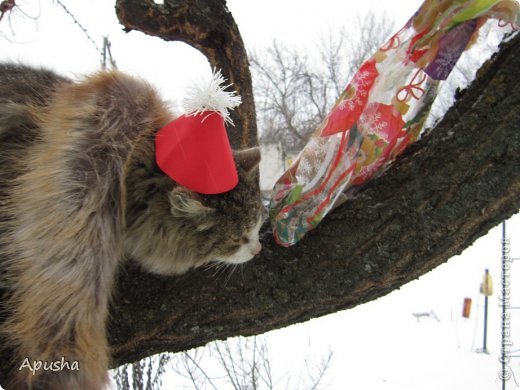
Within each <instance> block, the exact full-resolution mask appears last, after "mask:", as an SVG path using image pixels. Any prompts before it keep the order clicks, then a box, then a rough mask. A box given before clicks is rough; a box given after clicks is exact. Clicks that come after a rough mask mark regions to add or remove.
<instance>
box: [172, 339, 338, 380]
mask: <svg viewBox="0 0 520 390" xmlns="http://www.w3.org/2000/svg"><path fill="white" fill-rule="evenodd" d="M331 360H332V351H331V350H329V351H328V352H327V353H326V354H324V355H323V356H321V357H319V359H318V360H317V361H315V360H314V359H313V358H309V359H305V370H304V371H302V372H298V373H297V374H296V375H291V373H289V372H287V373H286V374H285V375H283V376H282V377H281V378H276V377H274V375H273V367H272V361H271V359H270V357H269V350H268V347H267V342H266V340H265V338H263V337H258V336H255V337H249V338H237V339H232V340H231V339H230V340H226V341H216V342H213V343H210V344H208V345H207V346H206V347H203V348H197V349H194V350H192V351H188V352H183V353H180V354H177V355H175V357H174V359H173V360H172V366H173V368H174V370H175V372H176V373H177V374H178V375H180V376H182V377H183V378H185V379H186V380H187V381H188V382H189V383H190V384H191V385H192V386H193V388H194V389H196V390H206V389H210V390H220V389H223V388H226V389H233V390H274V389H290V390H318V389H321V388H324V387H325V383H324V382H325V378H326V373H327V371H328V369H329V368H330V363H331ZM210 366H211V367H213V368H214V371H210V370H209V367H210ZM215 369H216V371H218V373H215V372H216V371H215Z"/></svg>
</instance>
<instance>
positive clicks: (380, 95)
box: [270, 0, 520, 246]
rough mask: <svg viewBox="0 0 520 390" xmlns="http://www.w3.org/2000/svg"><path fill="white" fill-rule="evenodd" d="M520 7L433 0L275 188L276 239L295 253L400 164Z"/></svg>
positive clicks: (379, 55)
mask: <svg viewBox="0 0 520 390" xmlns="http://www.w3.org/2000/svg"><path fill="white" fill-rule="evenodd" d="M519 11H520V7H519V5H518V3H517V2H516V1H513V0H505V1H491V0H426V1H425V2H424V3H423V4H422V6H421V7H420V8H419V10H418V11H417V12H416V13H415V15H414V16H413V17H412V18H411V19H410V20H409V21H408V23H407V24H406V25H405V26H404V27H403V28H402V29H401V30H400V31H398V32H397V33H396V34H395V35H394V36H392V38H391V39H390V40H389V41H388V42H387V43H386V44H385V45H384V46H383V47H381V48H380V49H379V50H378V51H377V52H376V53H375V54H374V55H373V56H372V58H370V59H369V60H368V61H366V62H365V63H364V64H363V65H362V66H361V68H360V69H359V70H358V72H357V73H356V74H355V76H354V77H353V79H352V81H351V82H350V84H349V85H348V86H347V87H346V89H345V91H344V92H343V94H342V95H341V96H340V97H339V98H338V100H337V101H336V104H335V105H334V107H333V108H332V110H331V112H330V113H329V114H328V116H327V117H326V118H325V120H324V121H323V123H322V124H321V125H320V127H319V128H318V129H316V131H315V132H314V134H313V135H312V137H311V139H310V140H309V142H308V144H307V145H306V146H305V148H304V149H303V150H302V152H301V153H300V154H299V156H298V157H297V158H296V159H295V161H294V162H293V164H292V165H291V166H290V167H289V169H288V170H287V171H286V172H285V173H284V174H283V175H282V177H281V178H280V179H278V181H277V183H276V184H275V187H274V191H273V195H272V198H271V204H270V216H271V222H272V225H273V232H274V237H275V239H276V241H277V243H278V244H280V245H283V246H290V245H293V244H295V243H296V242H297V241H298V240H300V239H301V238H302V237H303V236H304V235H305V233H306V232H307V231H309V230H311V229H313V228H314V227H315V226H316V225H317V224H318V223H319V222H320V221H321V220H322V219H323V217H324V216H325V215H326V214H327V212H329V211H330V209H331V208H332V206H333V205H334V202H335V201H336V200H337V198H338V197H339V196H340V195H341V194H342V193H345V194H346V195H347V197H348V196H349V194H353V193H354V192H355V189H356V188H359V187H360V186H361V185H363V184H365V183H366V182H367V181H368V180H370V179H371V178H373V177H374V176H375V175H376V174H377V173H379V172H381V170H382V169H383V168H384V167H385V166H387V165H388V164H389V163H390V162H391V161H393V160H394V159H395V158H396V157H397V156H398V155H399V154H400V153H401V152H402V151H403V150H404V149H405V148H406V146H408V145H409V144H410V143H412V142H414V141H415V140H416V139H417V137H418V136H419V133H420V132H421V130H422V128H423V125H424V122H425V120H426V118H427V116H428V114H429V112H430V108H431V106H432V104H433V102H434V100H435V98H436V96H437V87H438V84H439V82H440V81H441V80H445V79H446V78H447V77H448V75H449V74H450V72H451V71H452V70H453V68H454V67H455V64H456V63H457V61H458V59H459V58H460V56H461V54H462V53H463V52H464V51H465V50H466V49H468V48H469V47H470V46H471V44H472V42H473V41H474V40H475V39H476V36H477V33H478V30H479V28H480V27H481V26H482V25H483V24H484V22H485V21H486V20H487V19H489V18H495V19H500V20H501V21H502V22H501V23H511V24H513V25H514V26H518V25H520V12H519Z"/></svg>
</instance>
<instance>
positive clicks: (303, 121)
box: [250, 11, 394, 151]
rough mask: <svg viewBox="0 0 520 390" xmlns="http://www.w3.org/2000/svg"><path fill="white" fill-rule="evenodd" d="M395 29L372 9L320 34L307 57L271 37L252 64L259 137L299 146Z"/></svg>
mask: <svg viewBox="0 0 520 390" xmlns="http://www.w3.org/2000/svg"><path fill="white" fill-rule="evenodd" d="M393 30H394V25H393V23H392V22H390V21H388V20H387V19H385V17H384V15H382V14H377V13H375V12H374V11H372V12H369V13H368V14H367V15H363V17H361V16H359V15H358V17H357V18H356V19H355V21H354V27H353V26H352V25H350V26H345V27H343V28H342V29H340V30H339V31H334V32H332V31H329V32H328V33H327V34H324V35H322V36H321V38H320V39H319V41H318V47H317V48H316V49H315V50H311V52H313V53H314V52H316V53H318V54H317V56H316V57H310V56H309V55H307V54H306V53H304V52H302V50H301V49H299V50H298V49H295V48H289V47H286V46H284V45H283V44H280V43H278V42H274V43H273V45H272V46H271V47H270V48H268V49H267V50H265V52H264V51H262V52H253V53H252V54H251V56H250V57H251V59H250V60H251V64H252V69H253V81H254V86H255V98H256V102H257V110H258V121H259V128H260V132H261V141H263V142H279V141H281V142H282V144H283V145H284V147H285V149H286V150H287V151H299V150H300V149H302V148H303V146H305V144H306V143H307V140H308V139H309V136H310V134H311V133H312V132H313V131H314V130H315V129H316V127H317V126H318V125H319V124H320V122H321V121H322V120H323V118H324V117H325V115H327V113H328V112H329V110H330V108H331V107H332V105H333V104H334V102H335V101H336V99H337V97H338V96H339V95H340V94H341V92H342V91H343V89H344V88H345V85H346V84H347V82H348V80H349V79H350V78H351V77H352V76H353V74H354V72H355V71H356V70H357V69H358V68H359V67H360V66H361V64H362V63H363V61H365V60H366V59H367V58H369V57H370V56H371V55H372V54H373V53H374V52H375V51H376V50H377V49H378V48H379V47H380V46H381V44H382V43H383V42H384V41H385V40H386V39H387V38H388V37H389V36H390V34H391V33H392V31H393Z"/></svg>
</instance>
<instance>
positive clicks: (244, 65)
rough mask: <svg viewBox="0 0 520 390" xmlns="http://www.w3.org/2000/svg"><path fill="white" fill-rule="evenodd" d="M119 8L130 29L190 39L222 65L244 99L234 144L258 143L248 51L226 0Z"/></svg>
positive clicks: (128, 1)
mask: <svg viewBox="0 0 520 390" xmlns="http://www.w3.org/2000/svg"><path fill="white" fill-rule="evenodd" d="M116 12H117V16H118V17H119V20H120V22H121V24H123V25H124V26H125V28H126V30H127V31H131V30H134V29H135V30H139V31H142V32H144V33H146V34H149V35H153V36H157V37H160V38H161V39H164V40H166V41H181V42H184V43H187V44H188V45H190V46H192V47H194V48H196V49H198V50H199V51H200V52H201V53H202V54H204V55H205V56H206V58H207V59H208V61H209V63H210V64H211V66H212V67H215V68H217V69H221V70H222V74H223V75H224V77H226V79H227V80H228V81H229V82H231V83H232V84H233V88H236V90H237V91H238V93H239V94H240V95H241V96H242V100H243V103H242V104H241V105H240V107H239V108H238V109H236V110H234V112H232V114H231V116H232V119H233V122H234V123H235V127H229V128H228V132H229V138H230V140H231V144H232V146H233V147H234V148H237V149H238V148H240V147H246V146H252V145H256V144H257V139H256V133H257V130H256V114H255V105H254V100H253V87H252V82H251V73H250V72H249V62H248V59H247V52H246V49H245V47H244V43H243V41H242V36H241V35H240V32H239V30H238V27H237V25H236V23H235V20H234V19H233V16H232V15H231V13H230V12H229V10H228V9H227V6H226V1H225V0H183V1H179V0H166V1H165V4H164V5H159V4H155V3H154V2H153V0H117V1H116ZM179 60H180V61H182V59H179ZM151 65H152V63H151Z"/></svg>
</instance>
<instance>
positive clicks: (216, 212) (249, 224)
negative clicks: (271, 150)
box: [169, 148, 265, 264]
mask: <svg viewBox="0 0 520 390" xmlns="http://www.w3.org/2000/svg"><path fill="white" fill-rule="evenodd" d="M234 157H235V161H236V163H237V171H238V176H239V182H238V185H237V186H236V187H235V188H234V189H233V190H231V191H228V192H225V193H222V194H218V195H202V194H197V193H194V192H192V191H190V190H187V189H185V188H183V187H176V188H174V189H173V190H172V191H171V193H170V194H169V201H170V206H171V209H170V211H171V214H172V216H173V217H174V218H175V219H177V220H182V221H184V222H185V223H186V224H187V225H189V226H190V229H194V230H195V231H197V232H199V233H200V235H201V236H204V237H206V238H207V240H209V241H210V242H211V243H212V246H211V255H210V256H208V258H209V260H215V261H220V262H225V263H231V264H239V263H243V262H246V261H248V260H251V259H252V258H253V257H254V256H255V255H257V254H258V253H260V250H261V249H262V246H261V244H260V241H259V230H260V227H261V226H262V223H263V220H264V215H265V213H264V209H263V206H262V201H261V196H260V191H259V188H258V184H257V182H256V168H257V167H258V164H259V162H260V151H259V149H258V148H251V149H245V150H241V151H236V152H234Z"/></svg>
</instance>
